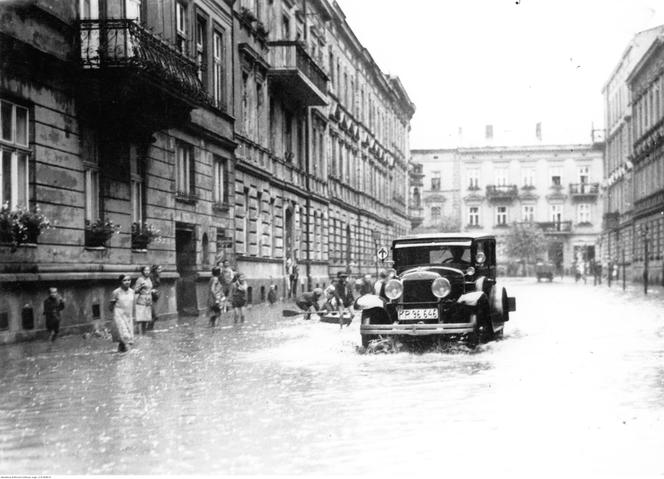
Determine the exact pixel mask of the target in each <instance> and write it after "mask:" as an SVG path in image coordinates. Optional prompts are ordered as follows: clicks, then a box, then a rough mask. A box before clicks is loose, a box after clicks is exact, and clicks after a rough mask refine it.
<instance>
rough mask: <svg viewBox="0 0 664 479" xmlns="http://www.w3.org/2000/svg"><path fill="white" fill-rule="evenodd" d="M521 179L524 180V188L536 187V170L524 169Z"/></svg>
mask: <svg viewBox="0 0 664 479" xmlns="http://www.w3.org/2000/svg"><path fill="white" fill-rule="evenodd" d="M521 178H522V180H523V186H525V187H532V186H535V168H530V167H528V168H524V169H523V171H522V172H521Z"/></svg>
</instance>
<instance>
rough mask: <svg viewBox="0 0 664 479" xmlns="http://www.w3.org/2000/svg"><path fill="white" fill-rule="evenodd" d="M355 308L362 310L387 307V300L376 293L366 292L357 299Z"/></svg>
mask: <svg viewBox="0 0 664 479" xmlns="http://www.w3.org/2000/svg"><path fill="white" fill-rule="evenodd" d="M354 308H355V309H357V310H360V311H364V310H366V309H374V308H381V309H383V308H385V300H384V299H383V298H381V297H380V296H376V295H375V294H364V295H362V296H360V297H359V298H357V299H356V300H355V305H354Z"/></svg>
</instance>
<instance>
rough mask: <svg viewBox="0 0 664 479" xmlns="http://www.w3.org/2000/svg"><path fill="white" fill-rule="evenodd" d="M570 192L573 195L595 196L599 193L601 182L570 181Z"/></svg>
mask: <svg viewBox="0 0 664 479" xmlns="http://www.w3.org/2000/svg"><path fill="white" fill-rule="evenodd" d="M569 194H570V195H573V196H595V195H598V194H599V183H570V185H569Z"/></svg>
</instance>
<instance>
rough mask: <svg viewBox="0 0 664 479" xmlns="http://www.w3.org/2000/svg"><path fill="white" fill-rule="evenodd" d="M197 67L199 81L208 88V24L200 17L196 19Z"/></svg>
mask: <svg viewBox="0 0 664 479" xmlns="http://www.w3.org/2000/svg"><path fill="white" fill-rule="evenodd" d="M196 66H197V67H198V79H199V80H200V81H201V82H202V83H203V86H205V87H207V75H206V71H207V22H206V21H205V18H203V17H200V16H199V17H197V18H196Z"/></svg>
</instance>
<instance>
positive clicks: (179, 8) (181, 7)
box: [175, 2, 187, 54]
mask: <svg viewBox="0 0 664 479" xmlns="http://www.w3.org/2000/svg"><path fill="white" fill-rule="evenodd" d="M175 45H176V47H177V49H178V50H179V51H180V53H183V54H186V53H187V6H186V5H185V4H184V3H182V2H176V3H175Z"/></svg>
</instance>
